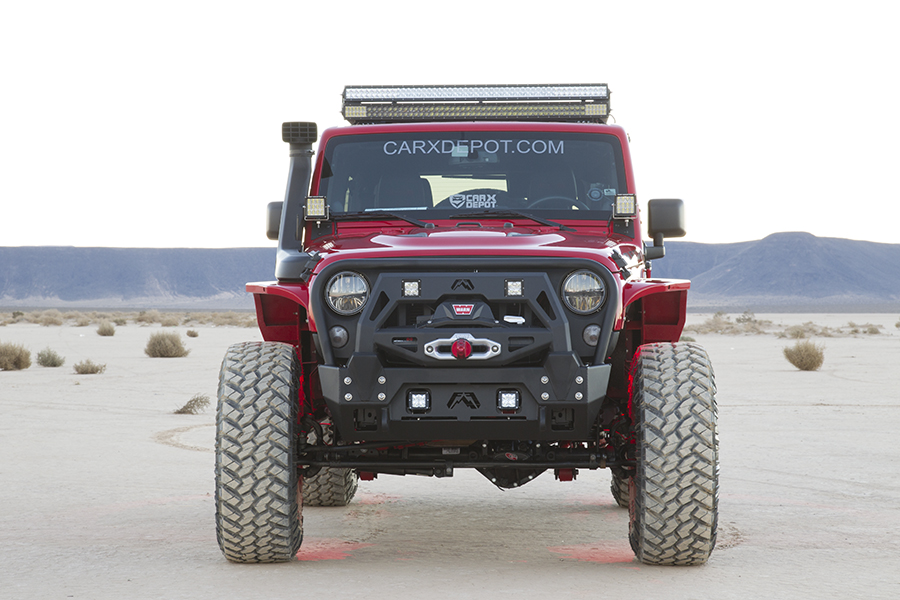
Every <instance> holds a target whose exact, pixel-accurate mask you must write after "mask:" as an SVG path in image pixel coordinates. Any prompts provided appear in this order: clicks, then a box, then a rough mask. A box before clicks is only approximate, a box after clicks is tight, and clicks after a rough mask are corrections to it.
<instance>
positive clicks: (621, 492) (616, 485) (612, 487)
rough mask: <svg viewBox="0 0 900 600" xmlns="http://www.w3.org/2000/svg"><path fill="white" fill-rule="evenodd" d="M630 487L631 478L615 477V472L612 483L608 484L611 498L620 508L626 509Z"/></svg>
mask: <svg viewBox="0 0 900 600" xmlns="http://www.w3.org/2000/svg"><path fill="white" fill-rule="evenodd" d="M630 485H631V477H628V478H623V477H619V476H618V475H616V473H615V471H613V474H612V481H610V482H609V491H610V492H612V495H613V498H614V499H615V501H616V504H618V505H619V506H620V507H622V508H628V504H629V497H630V492H629V491H628V490H629V486H630Z"/></svg>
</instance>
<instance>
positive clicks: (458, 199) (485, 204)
mask: <svg viewBox="0 0 900 600" xmlns="http://www.w3.org/2000/svg"><path fill="white" fill-rule="evenodd" d="M450 205H451V206H452V207H453V208H462V207H466V208H495V207H496V206H497V194H453V195H452V196H450Z"/></svg>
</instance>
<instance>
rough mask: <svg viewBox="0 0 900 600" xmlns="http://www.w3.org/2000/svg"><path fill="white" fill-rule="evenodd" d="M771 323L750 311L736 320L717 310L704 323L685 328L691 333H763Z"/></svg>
mask: <svg viewBox="0 0 900 600" xmlns="http://www.w3.org/2000/svg"><path fill="white" fill-rule="evenodd" d="M771 324H772V321H768V320H764V319H757V318H756V316H755V315H754V314H753V313H752V312H750V311H746V312H744V313H743V314H741V315H738V317H737V318H736V319H735V320H734V321H732V320H731V317H729V316H728V315H727V314H725V313H724V312H717V313H716V314H714V315H713V316H712V317H710V318H709V319H707V320H706V321H704V322H703V323H700V324H699V325H689V326H688V327H685V328H684V330H685V331H688V332H691V333H719V334H723V335H735V334H763V333H766V327H768V326H770V325H771Z"/></svg>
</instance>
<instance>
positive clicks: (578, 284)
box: [562, 271, 606, 315]
mask: <svg viewBox="0 0 900 600" xmlns="http://www.w3.org/2000/svg"><path fill="white" fill-rule="evenodd" d="M562 295H563V300H565V302H566V306H568V307H569V308H570V309H571V310H572V312H576V313H578V314H579V315H587V314H590V313H592V312H594V311H596V310H598V309H599V308H600V307H601V306H603V301H604V300H605V299H606V285H604V283H603V280H602V279H600V276H599V275H596V274H594V273H592V272H590V271H575V272H574V273H572V274H570V275H569V276H568V277H566V280H565V281H564V282H563V294H562Z"/></svg>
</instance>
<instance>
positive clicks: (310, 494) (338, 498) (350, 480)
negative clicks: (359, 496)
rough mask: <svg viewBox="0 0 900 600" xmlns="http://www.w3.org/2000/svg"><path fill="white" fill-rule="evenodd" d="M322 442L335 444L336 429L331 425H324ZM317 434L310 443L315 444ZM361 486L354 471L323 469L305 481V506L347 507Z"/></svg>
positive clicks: (311, 435) (310, 436)
mask: <svg viewBox="0 0 900 600" xmlns="http://www.w3.org/2000/svg"><path fill="white" fill-rule="evenodd" d="M321 425H322V437H323V438H325V439H324V440H322V441H323V442H324V443H325V444H333V443H334V429H333V427H332V425H331V423H322V424H321ZM315 437H316V436H315V434H313V433H310V434H309V438H308V441H309V443H315V442H317V441H318V440H316V439H315ZM358 485H359V475H357V474H356V471H354V470H353V469H336V468H333V467H323V468H322V469H321V470H320V471H319V472H318V473H316V474H315V475H313V476H312V477H304V479H303V504H304V505H306V506H347V505H348V504H349V503H350V500H352V499H353V496H354V495H356V488H357V486H358Z"/></svg>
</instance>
